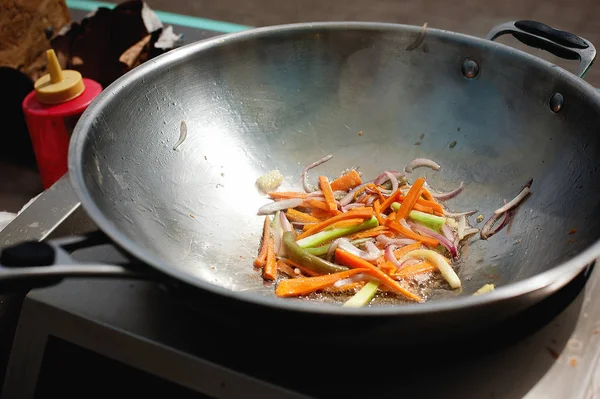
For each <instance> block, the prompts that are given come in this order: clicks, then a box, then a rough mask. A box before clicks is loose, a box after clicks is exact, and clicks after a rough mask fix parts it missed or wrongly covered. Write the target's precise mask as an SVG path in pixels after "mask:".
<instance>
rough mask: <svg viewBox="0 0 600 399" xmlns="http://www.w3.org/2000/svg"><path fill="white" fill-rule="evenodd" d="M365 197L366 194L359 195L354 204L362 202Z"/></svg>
mask: <svg viewBox="0 0 600 399" xmlns="http://www.w3.org/2000/svg"><path fill="white" fill-rule="evenodd" d="M366 197H367V193H361V194H360V195H359V196H358V198H357V199H356V202H362V200H364V199H365V198H366Z"/></svg>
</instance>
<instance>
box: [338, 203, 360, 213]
mask: <svg viewBox="0 0 600 399" xmlns="http://www.w3.org/2000/svg"><path fill="white" fill-rule="evenodd" d="M363 206H365V204H360V203H358V202H355V203H353V204H348V205H346V206H342V212H344V213H345V212H348V211H349V210H350V209H354V208H362V207H363Z"/></svg>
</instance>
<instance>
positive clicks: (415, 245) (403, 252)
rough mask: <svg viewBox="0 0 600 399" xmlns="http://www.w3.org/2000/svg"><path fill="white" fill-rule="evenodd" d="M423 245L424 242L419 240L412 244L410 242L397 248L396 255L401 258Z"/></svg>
mask: <svg viewBox="0 0 600 399" xmlns="http://www.w3.org/2000/svg"><path fill="white" fill-rule="evenodd" d="M421 245H422V244H421V243H420V242H418V241H417V242H413V243H412V244H408V245H406V246H404V247H402V248H398V249H397V250H395V251H394V256H395V257H396V259H400V258H402V257H403V256H404V255H406V254H407V253H409V252H412V251H414V250H415V249H419V248H421Z"/></svg>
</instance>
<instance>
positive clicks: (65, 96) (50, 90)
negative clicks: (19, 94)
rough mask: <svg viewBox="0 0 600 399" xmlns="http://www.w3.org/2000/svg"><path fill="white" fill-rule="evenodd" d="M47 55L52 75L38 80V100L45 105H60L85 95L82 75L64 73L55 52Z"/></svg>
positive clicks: (71, 72)
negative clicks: (82, 94)
mask: <svg viewBox="0 0 600 399" xmlns="http://www.w3.org/2000/svg"><path fill="white" fill-rule="evenodd" d="M46 55H47V56H48V70H49V71H50V73H48V74H46V75H44V76H42V77H41V78H39V79H38V80H36V81H35V84H34V85H33V87H34V89H35V94H36V96H35V97H36V98H37V100H38V101H39V102H41V103H44V104H60V103H64V102H66V101H69V100H72V99H74V98H75V97H77V96H78V95H80V94H81V93H83V91H84V90H85V86H84V85H83V79H82V78H81V74H80V73H79V72H77V71H73V70H70V69H65V70H64V71H63V70H62V69H61V68H60V65H59V63H58V59H57V58H56V54H55V53H54V50H52V49H50V50H48V51H46Z"/></svg>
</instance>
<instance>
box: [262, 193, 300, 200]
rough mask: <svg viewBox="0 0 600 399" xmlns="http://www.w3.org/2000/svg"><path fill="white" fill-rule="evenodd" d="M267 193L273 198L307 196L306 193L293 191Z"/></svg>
mask: <svg viewBox="0 0 600 399" xmlns="http://www.w3.org/2000/svg"><path fill="white" fill-rule="evenodd" d="M267 195H268V196H269V197H271V198H273V199H276V200H277V199H290V198H302V199H304V198H306V193H297V192H292V191H271V192H270V193H267Z"/></svg>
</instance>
